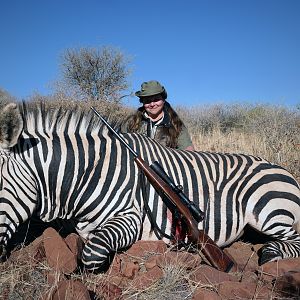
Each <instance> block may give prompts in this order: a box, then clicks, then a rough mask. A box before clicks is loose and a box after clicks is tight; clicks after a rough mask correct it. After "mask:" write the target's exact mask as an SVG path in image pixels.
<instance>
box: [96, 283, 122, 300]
mask: <svg viewBox="0 0 300 300" xmlns="http://www.w3.org/2000/svg"><path fill="white" fill-rule="evenodd" d="M96 294H97V296H98V297H100V299H103V298H104V299H105V300H117V299H122V290H121V289H120V288H119V287H118V286H116V285H115V284H113V283H111V282H108V281H103V282H102V283H101V284H99V285H97V289H96Z"/></svg>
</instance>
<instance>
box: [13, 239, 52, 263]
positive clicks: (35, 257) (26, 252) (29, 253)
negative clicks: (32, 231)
mask: <svg viewBox="0 0 300 300" xmlns="http://www.w3.org/2000/svg"><path fill="white" fill-rule="evenodd" d="M45 257H46V256H45V250H44V246H43V237H42V236H40V237H38V238H37V239H35V240H34V241H33V242H32V243H31V244H29V245H28V246H26V247H24V248H21V249H19V250H17V251H13V252H12V253H11V255H10V257H9V259H8V261H10V262H16V261H22V262H28V263H30V265H33V266H35V265H37V264H38V263H40V262H41V261H43V260H44V259H45Z"/></svg>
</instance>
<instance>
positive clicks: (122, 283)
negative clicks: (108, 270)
mask: <svg viewBox="0 0 300 300" xmlns="http://www.w3.org/2000/svg"><path fill="white" fill-rule="evenodd" d="M109 282H110V283H113V284H114V285H116V286H117V287H119V288H120V289H123V288H127V287H128V285H129V283H130V282H131V280H130V279H129V278H126V277H124V276H109Z"/></svg>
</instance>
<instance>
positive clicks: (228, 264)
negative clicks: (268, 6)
mask: <svg viewBox="0 0 300 300" xmlns="http://www.w3.org/2000/svg"><path fill="white" fill-rule="evenodd" d="M91 109H92V110H93V111H94V113H95V114H96V115H97V116H98V117H99V118H100V119H101V120H102V122H103V123H104V124H105V125H106V126H107V127H108V129H109V130H110V131H112V132H113V133H114V135H115V136H116V138H117V139H118V140H119V141H120V142H121V143H122V144H123V145H124V146H125V147H126V148H127V149H128V150H129V152H130V153H131V154H132V155H133V156H134V160H135V162H136V163H137V165H138V167H139V168H140V169H141V170H142V171H143V172H144V174H145V176H146V177H147V178H148V180H149V182H150V183H151V185H152V186H153V187H154V188H155V189H156V190H157V191H161V192H163V193H164V195H165V196H166V197H167V198H168V199H169V200H170V201H171V202H172V203H173V205H175V206H176V207H177V209H178V211H179V212H180V214H181V215H182V216H183V217H184V218H185V222H186V225H187V227H188V239H189V241H190V242H193V243H195V244H197V246H199V247H201V248H200V250H201V252H202V253H203V255H204V256H205V257H206V259H207V260H208V261H209V263H210V264H211V265H212V266H213V267H215V268H217V269H218V270H220V271H223V272H229V271H230V270H232V269H233V267H234V268H236V264H235V263H234V261H233V260H232V259H231V258H230V257H229V256H228V255H227V254H226V253H224V252H223V251H222V249H221V248H220V247H219V246H218V245H217V244H216V243H215V242H214V241H213V240H212V239H211V238H210V237H209V236H208V235H207V234H206V233H205V232H204V231H203V230H199V229H198V224H197V222H196V221H195V219H194V217H193V216H192V214H191V212H190V210H189V208H188V207H187V206H186V205H185V204H184V203H182V201H181V200H180V198H179V196H178V195H177V194H176V193H175V192H174V191H173V190H172V188H171V187H170V186H169V185H168V184H167V183H166V182H165V181H164V180H163V179H162V178H160V176H158V175H157V174H156V173H155V171H154V170H152V169H151V167H150V166H149V165H148V164H147V163H146V162H145V161H144V160H143V159H142V158H141V157H140V156H138V154H137V153H136V152H135V151H134V150H133V149H132V148H131V147H130V146H129V144H128V143H127V142H126V141H125V140H124V138H123V137H122V136H121V135H120V134H119V133H117V132H116V131H115V130H114V129H113V128H112V127H111V126H110V124H109V123H108V122H107V121H106V120H105V119H104V118H103V117H102V116H101V115H100V114H99V113H98V111H97V110H96V109H95V108H94V107H91Z"/></svg>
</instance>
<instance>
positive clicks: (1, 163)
mask: <svg viewBox="0 0 300 300" xmlns="http://www.w3.org/2000/svg"><path fill="white" fill-rule="evenodd" d="M22 129H23V119H22V116H21V114H20V112H19V109H18V107H17V105H16V104H14V103H10V104H7V105H6V106H5V107H4V108H3V109H2V110H1V112H0V259H1V258H3V257H5V254H6V253H5V252H6V251H5V248H6V245H7V242H8V240H9V239H10V238H11V236H12V235H13V233H14V232H15V231H16V230H17V228H18V226H19V224H20V223H23V222H24V221H26V220H27V219H28V217H29V215H30V214H32V212H33V210H34V207H35V205H36V197H34V195H33V194H34V189H33V185H34V181H33V177H32V176H31V175H30V173H29V172H28V170H27V167H26V166H25V164H24V163H23V162H22V160H21V159H20V158H17V156H16V152H17V144H18V139H19V136H20V134H21V132H22ZM20 175H21V176H20ZM24 176H25V177H24ZM33 199H34V200H33Z"/></svg>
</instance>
